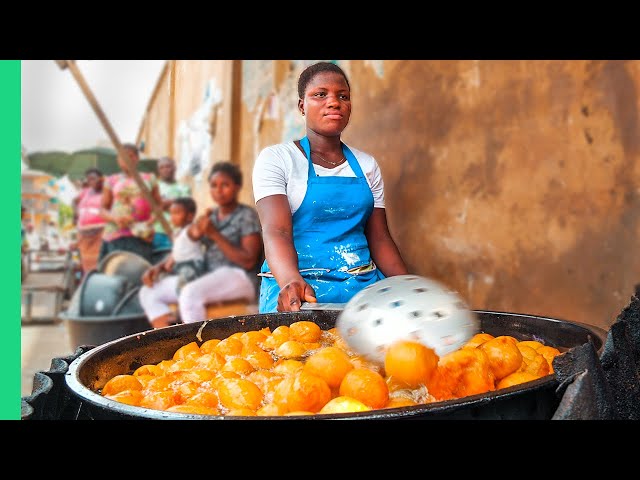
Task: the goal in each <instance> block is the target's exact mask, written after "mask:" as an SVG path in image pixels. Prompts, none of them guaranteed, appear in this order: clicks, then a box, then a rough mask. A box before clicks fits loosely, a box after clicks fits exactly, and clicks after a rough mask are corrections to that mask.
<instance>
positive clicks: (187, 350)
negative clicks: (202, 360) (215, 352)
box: [173, 342, 201, 360]
mask: <svg viewBox="0 0 640 480" xmlns="http://www.w3.org/2000/svg"><path fill="white" fill-rule="evenodd" d="M200 355H201V352H200V347H199V346H198V343H197V342H191V343H187V344H186V345H183V346H182V347H180V348H179V349H178V350H176V352H175V353H174V354H173V359H174V360H185V359H187V358H193V357H199V356H200Z"/></svg>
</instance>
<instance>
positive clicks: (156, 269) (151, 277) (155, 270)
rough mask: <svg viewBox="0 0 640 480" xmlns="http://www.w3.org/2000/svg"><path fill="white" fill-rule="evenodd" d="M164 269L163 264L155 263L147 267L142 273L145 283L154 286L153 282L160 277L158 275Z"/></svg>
mask: <svg viewBox="0 0 640 480" xmlns="http://www.w3.org/2000/svg"><path fill="white" fill-rule="evenodd" d="M162 270H163V265H154V266H153V267H149V268H147V269H146V270H145V271H144V273H143V274H142V283H144V284H145V285H146V286H147V287H152V286H153V284H154V283H155V282H156V280H157V279H158V275H160V272H162Z"/></svg>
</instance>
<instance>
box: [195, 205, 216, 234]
mask: <svg viewBox="0 0 640 480" xmlns="http://www.w3.org/2000/svg"><path fill="white" fill-rule="evenodd" d="M210 213H211V209H209V208H208V209H207V210H206V211H205V213H204V214H202V215H200V216H199V217H198V218H197V219H196V221H195V222H194V223H195V224H196V227H197V228H198V230H199V231H200V232H206V231H207V229H208V228H209V226H210V225H212V223H211V218H209V214H210Z"/></svg>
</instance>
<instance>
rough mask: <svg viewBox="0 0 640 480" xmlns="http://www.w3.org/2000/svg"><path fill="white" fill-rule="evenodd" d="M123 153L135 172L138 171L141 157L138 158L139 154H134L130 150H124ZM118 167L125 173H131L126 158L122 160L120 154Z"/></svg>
mask: <svg viewBox="0 0 640 480" xmlns="http://www.w3.org/2000/svg"><path fill="white" fill-rule="evenodd" d="M122 151H123V152H124V154H125V155H126V156H127V159H128V160H129V163H130V164H131V167H132V168H133V169H134V170H135V169H137V167H138V162H139V161H140V157H138V155H137V154H135V153H133V152H132V151H131V150H129V149H128V148H124V149H123V150H122ZM118 165H119V166H120V169H121V170H122V171H123V172H128V171H129V168H128V167H127V162H126V161H125V160H124V158H122V156H121V155H120V154H118Z"/></svg>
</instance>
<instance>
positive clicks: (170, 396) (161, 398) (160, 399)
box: [140, 390, 178, 410]
mask: <svg viewBox="0 0 640 480" xmlns="http://www.w3.org/2000/svg"><path fill="white" fill-rule="evenodd" d="M177 403H178V402H177V398H176V393H175V392H174V391H173V390H163V391H161V392H152V393H149V394H147V395H145V396H144V397H143V398H142V400H140V406H141V407H144V408H151V409H153V410H166V409H167V408H169V407H173V406H174V405H176V404H177Z"/></svg>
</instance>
